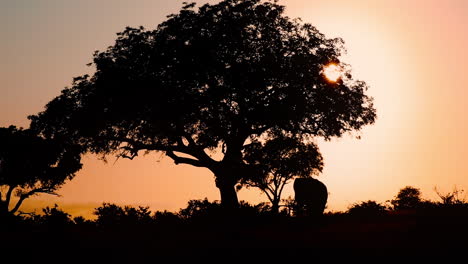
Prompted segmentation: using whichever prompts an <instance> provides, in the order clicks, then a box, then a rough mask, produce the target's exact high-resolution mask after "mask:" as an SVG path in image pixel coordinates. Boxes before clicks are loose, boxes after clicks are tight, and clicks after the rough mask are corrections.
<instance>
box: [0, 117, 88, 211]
mask: <svg viewBox="0 0 468 264" xmlns="http://www.w3.org/2000/svg"><path fill="white" fill-rule="evenodd" d="M80 154H81V151H80V148H79V147H77V146H74V145H70V144H67V143H66V141H64V140H59V139H58V138H55V139H44V138H42V137H41V136H39V135H37V134H35V133H34V132H33V131H31V130H29V129H26V130H24V129H22V128H17V127H15V126H10V127H8V128H0V219H2V216H3V217H4V216H7V215H13V214H15V213H16V212H17V211H18V210H19V208H20V206H21V204H22V203H23V201H24V200H25V199H27V198H29V197H31V196H33V195H36V194H40V193H47V194H52V195H58V194H57V193H56V191H57V190H58V189H59V188H60V187H61V186H62V185H63V184H64V183H65V182H66V181H68V180H71V179H72V178H73V177H74V175H75V172H77V171H78V170H79V169H81V163H80ZM15 197H16V201H15V202H14V200H15Z"/></svg>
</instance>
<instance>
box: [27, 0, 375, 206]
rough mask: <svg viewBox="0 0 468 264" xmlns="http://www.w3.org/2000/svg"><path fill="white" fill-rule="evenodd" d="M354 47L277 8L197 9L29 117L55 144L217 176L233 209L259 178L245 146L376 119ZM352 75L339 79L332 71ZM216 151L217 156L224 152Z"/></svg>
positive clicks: (125, 49)
mask: <svg viewBox="0 0 468 264" xmlns="http://www.w3.org/2000/svg"><path fill="white" fill-rule="evenodd" d="M343 52H344V47H343V41H342V40H341V39H339V38H337V39H327V38H326V37H325V36H324V35H323V34H321V33H320V32H319V31H318V30H317V29H316V28H315V27H313V26H312V25H310V24H307V23H302V22H301V21H300V20H298V19H290V18H288V17H287V16H285V15H284V6H281V5H278V4H277V3H276V2H274V1H260V0H244V1H240V0H225V1H221V2H220V3H218V4H215V5H209V4H206V5H203V6H201V7H200V8H199V9H198V10H196V9H195V7H194V4H186V5H185V6H183V8H182V9H181V11H180V12H179V13H178V14H174V15H170V16H169V17H168V19H167V20H166V21H165V22H163V23H161V24H160V25H159V26H158V27H157V28H156V29H155V30H145V29H144V28H142V27H140V28H126V29H125V30H124V31H123V32H121V33H118V37H117V40H116V42H115V44H114V45H112V46H110V47H109V48H108V49H107V50H105V51H103V52H96V53H95V54H94V61H93V63H92V65H94V66H95V68H96V71H95V73H94V74H93V75H92V76H87V75H84V76H81V77H78V78H75V79H74V82H73V85H72V87H70V88H66V89H64V90H63V91H62V93H61V95H59V96H58V97H56V98H55V99H53V100H52V101H51V102H49V103H48V104H47V106H46V109H45V111H43V112H41V113H39V114H38V115H36V116H32V117H30V118H31V120H32V124H31V126H32V128H33V129H36V130H38V131H40V132H41V133H42V134H43V135H44V136H47V137H52V138H53V137H55V136H58V135H60V136H66V137H67V138H69V139H72V140H74V141H75V142H78V143H80V144H81V145H82V146H84V147H86V148H87V149H88V150H89V151H91V152H94V153H100V154H103V155H108V154H116V155H119V156H122V157H128V158H133V157H135V156H136V155H137V154H138V153H139V151H159V152H163V153H165V154H166V155H167V156H168V157H170V158H172V159H173V160H174V162H175V163H176V164H190V165H193V166H196V167H204V168H207V169H209V170H210V171H211V172H213V174H214V176H215V179H216V186H217V187H218V188H219V190H220V194H221V202H222V204H223V205H224V206H226V207H237V206H238V204H239V202H238V198H237V193H236V190H235V185H236V184H237V183H238V182H239V181H240V179H242V178H243V177H244V176H246V175H248V174H249V173H250V172H252V170H251V169H250V168H249V166H248V164H247V163H246V162H245V161H244V157H243V155H244V149H245V148H246V146H248V145H249V144H253V143H256V142H260V141H262V140H267V141H268V140H273V139H275V138H278V137H288V138H290V139H293V140H296V141H305V142H306V141H307V140H309V139H311V138H313V137H317V136H318V137H323V138H325V139H329V138H331V137H339V136H341V135H342V134H344V133H347V132H351V131H356V130H359V129H361V128H362V127H363V126H364V125H367V124H371V123H373V122H374V119H375V117H376V114H375V109H374V108H373V104H372V98H371V97H369V96H367V95H366V94H365V91H366V89H367V85H366V83H365V82H363V81H359V80H354V79H353V78H352V76H351V74H350V71H349V67H347V65H345V64H344V63H341V62H340V59H339V58H340V56H341V55H342V53H343ZM329 63H334V64H336V65H340V67H341V68H343V77H342V78H341V79H339V80H338V81H337V82H329V81H327V80H326V78H324V76H323V73H322V72H323V68H324V66H325V65H327V64H329ZM215 151H217V153H218V154H217V155H216V156H214V155H213V153H214V152H215Z"/></svg>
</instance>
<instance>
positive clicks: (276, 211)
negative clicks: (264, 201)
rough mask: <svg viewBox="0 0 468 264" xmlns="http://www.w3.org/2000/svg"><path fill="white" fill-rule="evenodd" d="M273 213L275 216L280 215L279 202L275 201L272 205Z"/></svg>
mask: <svg viewBox="0 0 468 264" xmlns="http://www.w3.org/2000/svg"><path fill="white" fill-rule="evenodd" d="M271 212H272V213H273V214H275V215H278V214H279V200H276V199H275V200H273V201H272V203H271Z"/></svg>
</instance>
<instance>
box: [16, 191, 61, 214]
mask: <svg viewBox="0 0 468 264" xmlns="http://www.w3.org/2000/svg"><path fill="white" fill-rule="evenodd" d="M36 193H47V194H52V195H58V194H56V193H54V192H53V189H50V188H37V189H33V190H31V191H29V192H27V193H24V194H21V196H20V198H19V200H18V202H17V203H16V205H15V207H14V208H13V209H11V211H10V213H12V214H14V213H16V211H18V209H19V208H20V206H21V204H22V203H23V201H24V200H25V199H26V198H28V197H30V196H31V195H34V194H36Z"/></svg>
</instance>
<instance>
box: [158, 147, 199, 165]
mask: <svg viewBox="0 0 468 264" xmlns="http://www.w3.org/2000/svg"><path fill="white" fill-rule="evenodd" d="M166 155H167V156H168V157H170V158H171V159H172V160H174V163H175V164H176V165H177V164H179V163H185V164H190V165H192V166H195V167H207V164H204V163H202V162H200V161H199V160H196V159H191V158H185V157H179V156H177V155H176V154H175V153H174V152H173V151H172V150H169V151H166Z"/></svg>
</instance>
